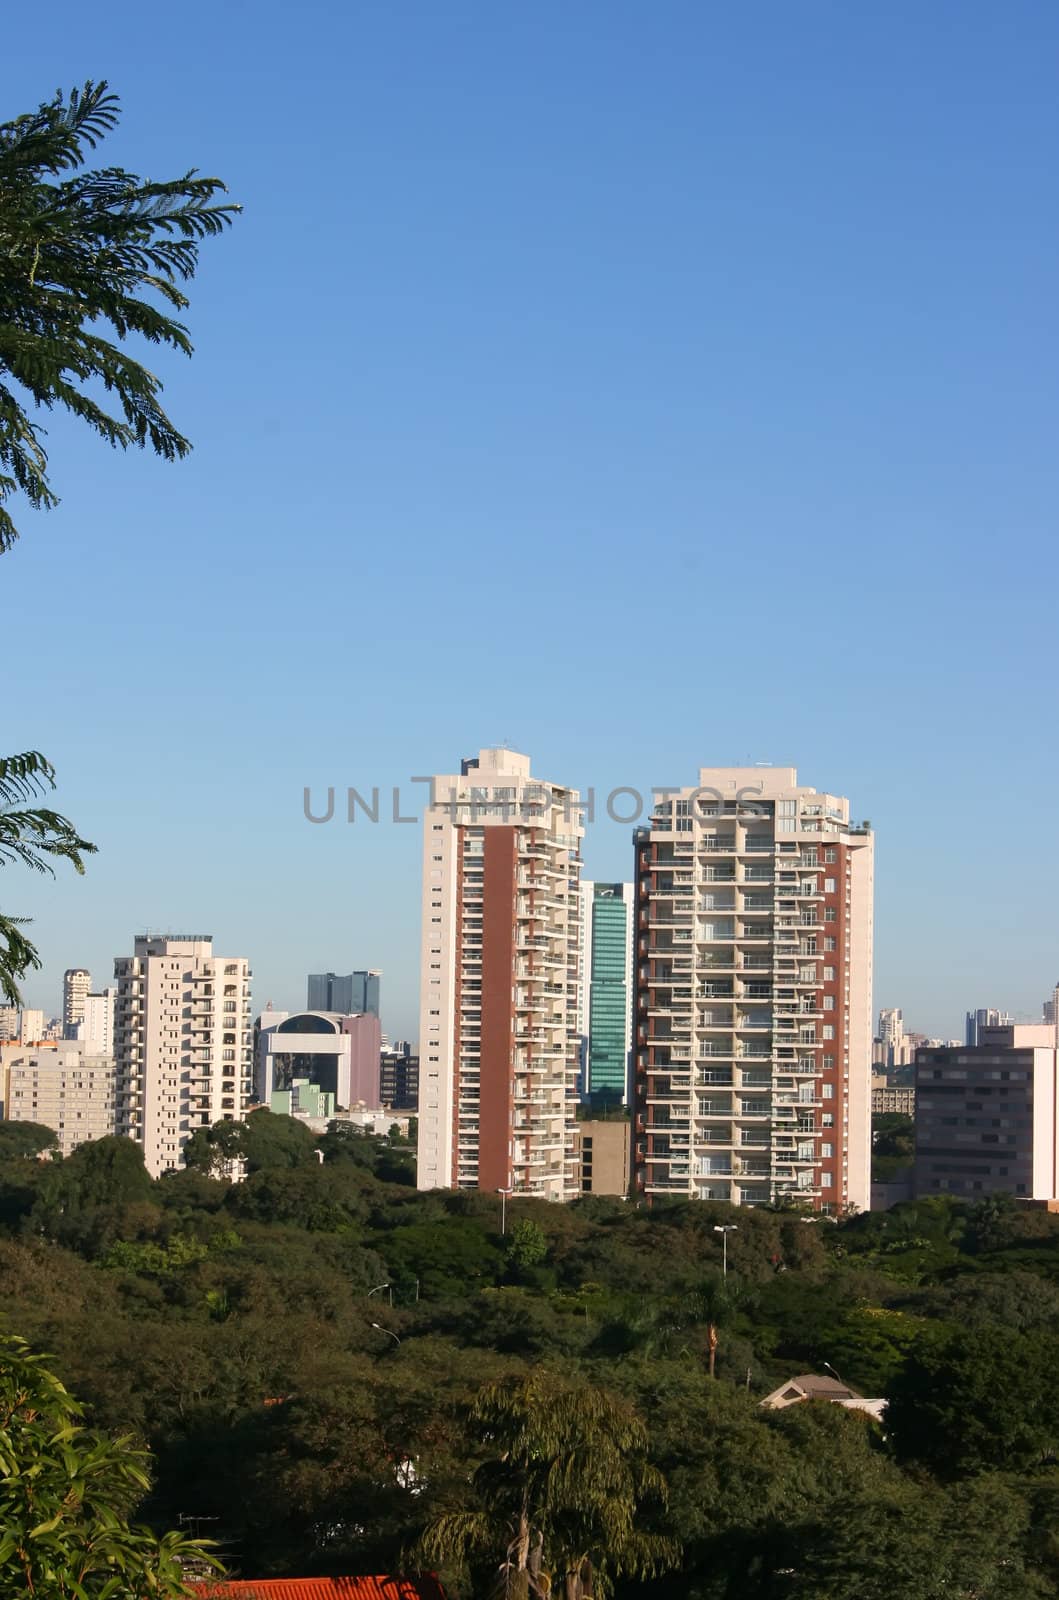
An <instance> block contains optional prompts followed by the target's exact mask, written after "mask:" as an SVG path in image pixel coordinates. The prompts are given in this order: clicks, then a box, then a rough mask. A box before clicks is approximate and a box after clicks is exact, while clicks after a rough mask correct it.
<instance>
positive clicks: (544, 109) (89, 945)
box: [0, 0, 1059, 1034]
mask: <svg viewBox="0 0 1059 1600" xmlns="http://www.w3.org/2000/svg"><path fill="white" fill-rule="evenodd" d="M5 28H6V49H5V51H4V54H3V60H2V62H0V88H2V91H3V99H2V109H0V115H2V116H5V117H6V116H10V115H13V114H15V113H16V112H18V111H20V110H23V109H28V108H29V107H31V106H32V105H34V104H35V103H36V102H37V101H38V100H40V99H42V98H44V97H45V96H46V95H48V94H49V93H50V92H51V91H52V90H53V89H54V88H55V87H56V86H58V85H64V86H65V85H70V84H72V83H74V82H79V81H82V80H83V79H84V78H86V77H88V76H95V77H99V76H106V77H108V78H109V79H110V80H111V82H112V84H113V85H114V87H115V88H116V89H117V90H118V91H119V92H120V94H121V96H122V99H123V102H124V108H125V114H124V121H123V123H122V127H121V130H120V133H119V134H118V135H117V136H116V137H115V138H113V139H112V140H110V141H108V143H107V146H106V150H105V157H104V158H105V159H106V160H107V161H120V162H122V163H123V164H125V165H127V166H129V167H131V168H133V169H134V170H139V171H141V172H147V173H150V174H151V175H153V176H170V175H172V174H173V173H175V172H176V171H178V170H181V169H182V168H184V167H186V166H190V165H194V166H198V167H200V168H202V169H204V170H206V171H208V172H217V173H220V174H221V175H223V176H224V177H225V178H226V180H227V181H228V183H229V186H230V188H231V190H232V193H233V195H234V197H235V198H237V199H239V200H240V201H242V202H243V204H244V206H245V208H246V209H245V215H244V217H243V219H242V220H241V221H240V223H239V224H238V226H237V228H236V229H235V230H234V232H233V233H232V234H231V236H230V237H228V238H227V239H225V240H223V241H221V242H219V243H216V244H213V245H210V246H208V247H207V248H206V250H205V252H204V258H203V263H202V268H201V275H200V278H199V280H198V282H197V283H196V285H195V286H194V288H193V302H192V307H191V310H190V312H189V314H188V320H189V323H190V326H191V330H192V335H193V338H194V341H195V344H196V352H197V353H196V356H195V359H194V360H193V361H192V362H191V363H186V362H183V361H182V360H179V359H178V358H175V357H174V358H168V357H165V356H162V357H159V358H158V359H157V363H156V364H157V366H158V368H159V370H160V371H161V373H162V375H163V377H164V379H165V382H166V401H167V404H168V406H169V409H170V412H171V414H172V415H173V417H174V419H175V420H176V421H177V423H178V424H179V425H180V426H181V427H182V428H183V429H184V430H185V431H186V432H187V433H188V434H189V435H190V437H191V438H192V439H193V440H194V442H195V446H196V448H195V453H194V456H193V457H192V458H191V459H190V460H189V461H188V462H186V463H184V464H183V465H181V466H179V467H170V466H166V465H164V464H162V463H159V462H157V461H155V460H154V459H152V458H147V457H142V458H140V457H136V458H122V457H117V456H113V455H112V454H111V453H110V452H108V451H107V449H106V448H105V447H104V446H103V445H101V444H99V443H97V442H96V441H95V440H94V439H89V438H85V437H82V436H80V435H79V434H78V433H77V432H76V431H75V430H74V428H73V427H72V426H69V425H66V424H64V423H63V421H62V420H61V419H53V421H52V426H51V435H50V437H51V447H52V465H53V477H54V483H55V487H56V488H57V490H58V492H59V493H60V494H61V495H62V506H61V508H60V509H59V510H57V511H55V512H53V513H51V514H49V515H47V516H45V515H40V514H36V515H35V514H33V513H31V512H29V511H28V510H23V509H22V508H21V507H20V508H18V509H19V512H20V514H21V526H22V532H23V538H22V541H21V543H20V545H19V546H18V547H17V549H16V550H15V552H14V553H13V554H11V555H8V556H5V557H3V558H2V563H0V582H2V584H3V591H2V592H3V598H4V610H3V616H4V635H5V646H6V654H7V660H8V663H9V672H13V674H14V676H15V681H16V683H17V684H18V692H17V693H15V694H12V695H9V697H8V716H7V719H6V721H7V728H6V735H5V747H6V748H7V749H16V748H24V747H27V746H39V747H41V748H43V749H44V750H45V751H46V752H47V753H48V754H49V756H50V757H51V758H52V760H53V761H54V762H55V763H56V765H57V767H58V768H59V771H60V775H61V779H62V784H61V789H60V793H59V802H60V804H61V806H62V808H63V809H64V810H66V811H67V812H68V813H69V814H70V815H71V816H72V817H74V818H75V820H76V821H77V823H78V825H79V826H80V827H81V828H82V830H83V831H84V832H85V833H86V834H87V835H88V836H89V837H91V838H93V839H95V840H96V841H97V842H98V844H99V846H100V854H99V855H98V857H96V858H95V859H94V860H93V861H92V863H91V865H90V868H89V872H88V875H87V877H86V878H85V879H83V880H77V879H74V878H73V876H72V875H65V876H63V877H61V878H60V879H59V880H58V881H57V882H55V883H54V884H48V883H42V882H40V881H37V880H35V879H33V878H31V877H30V876H28V875H16V873H15V872H14V870H13V869H12V870H11V871H9V872H8V873H7V874H5V885H4V905H5V909H6V910H8V911H9V912H24V913H26V914H31V915H32V916H33V917H34V919H35V928H36V936H37V938H38V940H39V943H40V946H41V950H42V953H43V955H44V957H45V962H46V966H45V970H44V972H43V973H42V974H41V975H39V978H37V979H34V980H33V981H31V982H30V983H29V984H28V985H27V999H28V1001H29V1003H37V1004H41V1005H44V1006H45V1007H47V1008H49V1009H54V1008H55V1006H56V1004H57V1000H58V990H59V985H60V982H61V974H62V970H63V968H64V967H66V966H67V965H72V964H78V965H79V964H86V965H88V966H90V967H91V969H92V971H93V973H94V974H95V975H96V977H97V978H98V979H99V980H100V981H102V980H104V979H106V978H107V976H108V974H109V972H110V970H111V969H110V962H111V959H112V957H113V956H114V955H115V954H116V953H118V952H122V951H126V950H128V949H129V948H130V940H131V937H132V934H133V933H134V932H135V931H137V930H139V929H142V928H143V927H144V926H148V925H149V926H151V927H153V928H166V927H169V928H173V929H180V928H185V927H191V928H193V929H207V930H212V931H213V932H214V934H215V936H216V939H217V941H218V947H219V948H220V949H221V950H222V951H224V950H227V951H229V952H231V953H239V954H241V953H243V952H246V953H248V954H249V955H250V956H251V957H252V960H253V965H254V969H255V974H256V977H255V999H256V1000H257V1001H258V1002H259V1003H262V1004H263V1003H264V1002H265V1001H266V1000H267V999H270V998H271V999H272V1000H274V1002H275V1003H276V1004H277V1005H284V1004H291V1005H293V1004H300V1003H302V1001H303V999H304V994H303V987H302V986H303V981H304V976H303V975H304V974H305V972H307V971H309V970H313V969H316V968H322V967H331V968H335V969H337V970H347V969H348V968H350V967H352V966H363V965H371V966H378V967H381V968H382V969H383V971H384V974H385V976H384V986H383V994H384V1012H385V1015H384V1024H385V1025H386V1026H387V1027H388V1028H389V1029H390V1031H391V1032H393V1033H396V1034H401V1033H407V1032H411V1033H413V1034H414V1031H415V987H416V967H417V956H418V933H419V929H418V914H419V890H418V885H419V838H418V830H417V829H415V828H413V827H401V826H397V827H395V826H392V825H391V826H388V827H383V826H379V827H375V828H371V827H366V826H364V825H362V824H360V823H358V824H357V825H356V826H354V827H349V826H346V825H344V824H341V823H338V822H336V823H334V824H332V825H330V826H328V827H318V828H313V827H311V826H309V825H308V824H307V823H306V822H305V821H304V820H303V818H302V790H303V787H304V785H306V784H310V785H313V786H315V787H316V788H317V789H318V790H320V789H321V788H322V787H323V786H325V785H327V784H335V785H336V786H338V787H340V788H344V786H346V785H347V784H353V785H356V786H357V787H358V788H361V789H364V788H370V787H371V786H372V785H374V784H378V785H380V786H382V787H383V788H384V789H385V788H386V786H388V785H392V784H395V783H397V784H403V783H405V782H406V780H407V778H408V777H409V776H410V775H411V774H413V773H423V772H430V771H447V770H450V769H451V768H452V766H453V765H454V763H455V762H456V761H457V760H458V758H459V756H460V755H461V754H462V753H466V752H469V751H473V750H476V749H477V748H478V746H479V745H480V744H483V743H493V742H498V741H500V740H507V741H509V742H510V743H512V744H514V745H516V746H518V747H520V748H522V749H525V750H528V751H530V752H531V754H532V755H533V758H534V763H535V768H536V769H537V770H538V771H540V772H541V773H543V774H545V775H547V776H550V777H553V778H555V779H557V780H559V781H564V782H570V783H573V784H576V785H579V786H581V787H583V788H585V787H588V786H589V785H593V786H595V788H596V789H597V790H598V791H600V792H605V791H606V790H607V789H608V788H610V787H611V786H613V785H615V784H629V785H633V786H636V787H639V788H643V789H647V788H649V786H650V785H651V784H675V783H683V782H691V781H693V780H694V776H695V773H696V771H697V768H698V767H699V766H700V765H714V764H725V763H729V762H743V761H745V760H748V759H749V760H751V761H764V760H771V761H773V762H776V763H777V764H788V763H790V764H796V765H797V766H798V767H799V770H800V774H801V778H802V781H803V782H807V783H811V784H814V785H815V786H817V787H819V788H826V789H831V790H837V791H839V792H842V793H847V794H849V795H850V796H851V798H852V802H853V807H854V811H855V812H856V813H857V814H858V815H859V816H866V817H870V818H871V820H872V822H873V825H874V827H875V829H876V832H877V939H876V943H877V958H878V959H877V973H876V999H877V1002H878V1003H879V1004H883V1005H887V1004H889V1005H902V1006H903V1007H904V1010H905V1015H906V1018H907V1019H908V1021H909V1023H910V1024H912V1025H915V1026H919V1027H922V1028H924V1029H926V1030H928V1031H932V1032H935V1031H936V1032H942V1033H945V1034H948V1033H950V1032H953V1031H957V1030H958V1028H959V1027H960V1017H961V1013H962V1011H963V1009H964V1008H965V1007H967V1006H971V1005H986V1004H996V1005H1006V1006H1009V1007H1010V1008H1012V1009H1013V1010H1016V1011H1018V1012H1026V1013H1032V1012H1036V1011H1037V1010H1038V1008H1039V1003H1040V1000H1041V998H1042V997H1043V995H1044V994H1045V992H1046V991H1048V990H1050V988H1051V986H1052V985H1053V984H1054V982H1055V980H1056V977H1057V976H1059V949H1057V938H1056V921H1055V909H1054V908H1055V905H1056V903H1057V901H1059V881H1057V867H1056V860H1057V856H1056V849H1055V823H1054V804H1053V796H1054V791H1055V788H1056V782H1057V777H1059V773H1057V766H1059V762H1057V754H1056V666H1057V647H1056V636H1055V593H1056V580H1057V577H1059V570H1057V567H1059V562H1057V557H1056V539H1055V535H1056V520H1057V519H1056V513H1057V506H1059V453H1057V451H1056V449H1055V429H1056V416H1057V399H1059V394H1057V388H1059V378H1057V372H1059V363H1057V359H1056V357H1057V337H1056V335H1057V321H1059V311H1057V300H1056V295H1055V282H1056V266H1057V246H1059V225H1057V220H1056V217H1057V213H1056V192H1055V191H1056V180H1055V155H1056V149H1057V147H1059V101H1057V97H1056V95H1055V73H1056V64H1057V58H1059V10H1057V9H1056V8H1055V6H1054V5H1053V4H1051V0H1040V3H1035V0H1013V3H1011V4H1009V5H1007V6H1004V7H1000V6H995V5H992V4H988V5H987V4H984V3H981V0H932V3H931V4H930V5H923V4H922V3H921V0H916V3H906V0H892V3H888V4H887V5H885V6H881V5H880V6H874V7H870V6H850V5H848V4H846V3H839V0H834V3H827V0H799V3H798V4H796V5H791V4H787V3H781V0H768V3H764V0H762V3H756V4H750V5H745V6H721V5H718V4H709V3H706V0H694V3H684V0H659V3H658V4H656V5H651V6H647V5H642V4H633V3H631V0H605V3H604V0H599V3H590V0H582V3H579V4H577V5H570V4H569V3H562V4H560V3H558V0H538V3H536V4H534V5H532V6H527V5H514V4H499V5H498V4H494V3H487V0H474V3H464V4H443V3H440V0H429V3H428V0H420V3H405V0H390V3H386V4H383V3H381V0H380V3H374V4H363V3H356V0H354V3H351V4H338V3H337V0H336V3H328V4H324V3H320V0H317V3H311V0H310V3H309V4H304V5H302V6H300V7H299V8H298V9H297V11H295V10H294V9H293V8H291V7H289V6H287V5H283V6H280V5H276V4H271V3H269V0H264V3H260V4H255V5H250V4H246V3H240V0H229V3H227V4H225V3H222V4H220V5H218V4H216V3H213V4H210V5H206V4H204V3H203V0H189V3H186V4H185V5H183V6H182V7H181V8H180V10H179V14H177V13H166V14H165V15H164V18H163V14H162V13H157V12H155V13H151V12H149V11H145V10H144V8H143V6H142V5H140V4H136V5H132V4H130V3H124V0H119V3H114V0H108V3H107V4H106V5H105V6H103V7H92V8H87V9H86V8H85V7H83V6H79V5H74V4H72V3H69V0H56V3H55V4H53V5H52V7H51V8H50V10H49V24H48V27H47V28H42V27H41V26H40V25H39V19H34V18H32V17H31V16H30V13H29V11H27V10H26V9H25V8H22V9H21V10H20V11H17V12H14V13H12V15H11V16H10V17H8V18H7V19H6V23H5ZM628 833H629V830H628V828H625V827H620V826H617V825H614V824H609V825H608V824H597V825H596V826H595V827H593V828H592V829H591V830H590V834H589V838H588V840H587V844H586V852H585V854H586V870H588V871H589V872H590V873H592V874H593V875H595V876H615V877H617V876H621V875H626V874H627V871H628V864H629V843H628Z"/></svg>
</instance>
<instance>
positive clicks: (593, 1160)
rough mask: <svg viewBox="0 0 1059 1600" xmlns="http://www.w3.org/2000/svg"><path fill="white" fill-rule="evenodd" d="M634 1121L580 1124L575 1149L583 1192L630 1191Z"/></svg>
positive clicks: (601, 1120) (623, 1120)
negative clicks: (630, 1159)
mask: <svg viewBox="0 0 1059 1600" xmlns="http://www.w3.org/2000/svg"><path fill="white" fill-rule="evenodd" d="M631 1142H632V1124H631V1122H630V1121H629V1120H628V1118H627V1117H614V1118H608V1119H606V1120H604V1119H597V1120H595V1121H588V1122H579V1123H578V1124H577V1131H576V1139H575V1146H574V1148H575V1150H576V1152H577V1158H578V1182H579V1185H580V1191H579V1192H580V1193H581V1194H611V1195H620V1196H621V1197H622V1198H623V1199H625V1198H626V1197H627V1196H628V1193H629V1158H630V1149H631Z"/></svg>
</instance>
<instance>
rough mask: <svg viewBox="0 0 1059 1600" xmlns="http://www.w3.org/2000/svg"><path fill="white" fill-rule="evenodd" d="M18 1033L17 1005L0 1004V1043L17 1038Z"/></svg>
mask: <svg viewBox="0 0 1059 1600" xmlns="http://www.w3.org/2000/svg"><path fill="white" fill-rule="evenodd" d="M18 1033H19V1024H18V1007H17V1006H0V1044H2V1043H3V1042H4V1041H5V1040H8V1039H17V1038H18Z"/></svg>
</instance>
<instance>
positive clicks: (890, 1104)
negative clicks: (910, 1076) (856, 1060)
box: [871, 1072, 916, 1117]
mask: <svg viewBox="0 0 1059 1600" xmlns="http://www.w3.org/2000/svg"><path fill="white" fill-rule="evenodd" d="M882 1112H893V1113H896V1114H897V1115H898V1116H902V1117H914V1116H915V1114H916V1091H915V1088H914V1086H913V1085H912V1084H910V1083H893V1082H891V1080H890V1079H889V1078H888V1077H887V1076H886V1074H885V1073H884V1072H873V1073H872V1079H871V1114H872V1116H873V1117H875V1116H879V1115H880V1113H882Z"/></svg>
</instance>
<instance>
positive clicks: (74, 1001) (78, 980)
mask: <svg viewBox="0 0 1059 1600" xmlns="http://www.w3.org/2000/svg"><path fill="white" fill-rule="evenodd" d="M91 987H92V974H91V973H90V972H89V971H88V970H87V968H85V967H67V969H66V971H65V972H64V973H63V1038H64V1039H76V1038H77V1029H78V1026H79V1024H80V1023H82V1022H83V1021H84V1017H85V1000H86V999H87V997H88V992H89V990H90V989H91Z"/></svg>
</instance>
